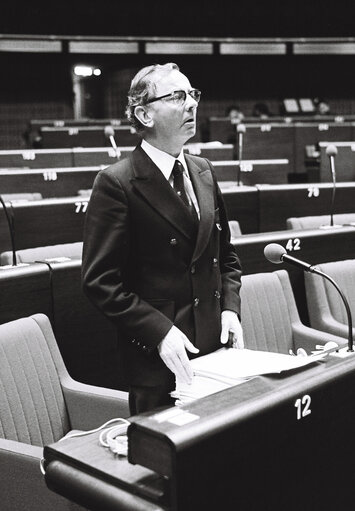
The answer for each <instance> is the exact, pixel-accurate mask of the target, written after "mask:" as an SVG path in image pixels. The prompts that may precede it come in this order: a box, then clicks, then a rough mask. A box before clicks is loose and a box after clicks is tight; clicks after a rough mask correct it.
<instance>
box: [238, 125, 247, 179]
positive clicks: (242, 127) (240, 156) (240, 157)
mask: <svg viewBox="0 0 355 511" xmlns="http://www.w3.org/2000/svg"><path fill="white" fill-rule="evenodd" d="M245 131H246V129H245V124H237V133H238V160H239V166H238V174H237V185H238V186H240V173H241V171H242V161H243V135H244V133H245Z"/></svg>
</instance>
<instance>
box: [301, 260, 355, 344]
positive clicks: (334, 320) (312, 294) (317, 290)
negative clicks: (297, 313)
mask: <svg viewBox="0 0 355 511" xmlns="http://www.w3.org/2000/svg"><path fill="white" fill-rule="evenodd" d="M318 268H319V269H320V270H321V271H322V272H324V273H326V274H327V275H329V276H330V277H331V278H332V279H333V280H335V282H336V283H337V284H338V286H339V287H340V289H341V290H342V292H343V293H344V295H345V297H346V299H347V301H348V303H349V307H350V310H351V311H352V313H353V314H354V313H355V259H348V260H346V261H335V262H330V263H323V264H320V265H318ZM305 286H306V296H307V306H308V312H309V320H310V323H311V325H312V326H313V327H314V328H317V329H318V330H323V331H324V332H329V333H332V334H334V335H339V336H341V337H344V338H348V317H347V313H346V309H345V305H344V303H343V300H342V299H341V297H340V295H339V293H338V292H337V290H336V289H335V287H334V286H333V285H332V284H331V283H330V282H328V281H327V280H326V279H325V278H323V277H321V276H320V275H315V274H313V273H305ZM354 335H355V328H353V336H354Z"/></svg>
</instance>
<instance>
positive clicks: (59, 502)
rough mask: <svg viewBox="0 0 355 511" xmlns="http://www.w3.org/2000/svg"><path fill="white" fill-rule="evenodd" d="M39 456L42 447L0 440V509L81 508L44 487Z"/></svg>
mask: <svg viewBox="0 0 355 511" xmlns="http://www.w3.org/2000/svg"><path fill="white" fill-rule="evenodd" d="M42 455H43V448H42V447H38V446H36V445H29V444H23V443H21V442H16V441H13V440H5V439H3V438H1V439H0V467H1V477H0V495H1V505H0V507H1V509H3V510H10V509H11V510H16V511H28V510H29V509H35V510H36V511H48V509H50V510H52V511H65V510H67V511H69V510H70V511H75V510H79V509H80V510H83V508H82V507H79V506H76V505H74V504H72V503H71V502H69V501H68V500H67V499H65V498H64V497H61V496H59V495H56V494H55V493H54V492H52V491H50V490H49V489H48V488H47V486H46V483H45V480H44V477H43V474H42V472H41V470H40V460H41V458H42Z"/></svg>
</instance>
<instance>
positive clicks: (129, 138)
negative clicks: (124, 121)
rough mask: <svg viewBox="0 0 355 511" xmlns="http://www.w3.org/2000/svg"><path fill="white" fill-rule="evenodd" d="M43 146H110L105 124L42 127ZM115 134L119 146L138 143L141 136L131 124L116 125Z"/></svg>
mask: <svg viewBox="0 0 355 511" xmlns="http://www.w3.org/2000/svg"><path fill="white" fill-rule="evenodd" d="M39 131H40V136H41V138H42V146H43V148H45V149H46V148H54V147H104V146H110V140H109V139H108V138H107V137H106V136H105V127H104V126H75V127H74V126H72V127H66V126H64V127H49V126H43V127H42V128H40V130H39ZM114 132H115V134H114V136H115V140H116V144H117V145H118V146H129V145H136V144H137V143H138V142H139V140H140V137H139V136H138V135H137V133H135V132H134V131H132V128H131V127H130V126H115V127H114Z"/></svg>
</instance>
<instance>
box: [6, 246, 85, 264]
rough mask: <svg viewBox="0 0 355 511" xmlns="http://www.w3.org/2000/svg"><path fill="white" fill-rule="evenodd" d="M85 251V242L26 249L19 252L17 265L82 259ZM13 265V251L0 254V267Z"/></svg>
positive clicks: (17, 253)
mask: <svg viewBox="0 0 355 511" xmlns="http://www.w3.org/2000/svg"><path fill="white" fill-rule="evenodd" d="M82 251H83V242H82V241H77V242H74V243H62V244H59V245H48V246H44V247H36V248H25V249H23V250H17V252H16V258H17V263H32V262H34V261H43V260H46V259H52V258H58V257H70V258H71V259H73V258H75V259H81V257H82ZM6 264H12V251H11V250H8V251H6V252H3V253H2V254H0V265H1V266H4V265H6Z"/></svg>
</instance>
